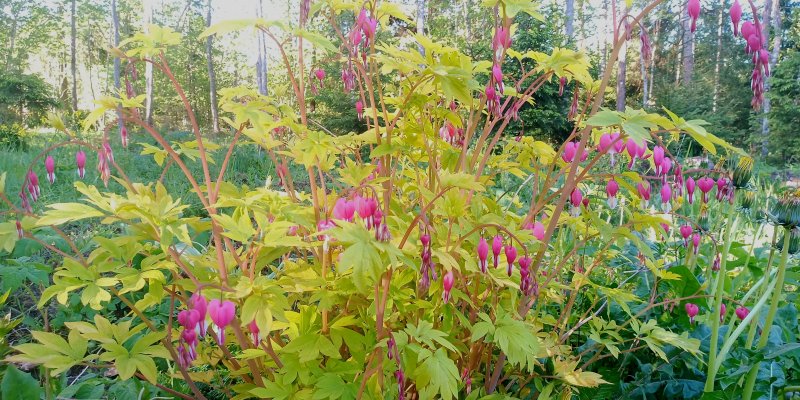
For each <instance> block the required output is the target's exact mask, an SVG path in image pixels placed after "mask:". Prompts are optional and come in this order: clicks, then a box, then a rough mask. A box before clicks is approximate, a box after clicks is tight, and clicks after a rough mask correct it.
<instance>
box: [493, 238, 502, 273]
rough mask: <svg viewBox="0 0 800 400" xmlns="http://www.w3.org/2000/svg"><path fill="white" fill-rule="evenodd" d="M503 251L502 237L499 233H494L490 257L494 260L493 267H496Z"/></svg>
mask: <svg viewBox="0 0 800 400" xmlns="http://www.w3.org/2000/svg"><path fill="white" fill-rule="evenodd" d="M502 251H503V237H502V236H500V235H495V237H494V240H492V256H493V257H492V258H493V261H494V267H495V268H497V265H498V264H499V263H500V253H501V252H502Z"/></svg>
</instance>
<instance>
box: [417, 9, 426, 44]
mask: <svg viewBox="0 0 800 400" xmlns="http://www.w3.org/2000/svg"><path fill="white" fill-rule="evenodd" d="M426 14H427V2H426V1H425V0H417V34H418V35H424V34H425V19H426V17H427V15H426ZM417 49H419V54H422V55H425V48H424V47H422V43H417Z"/></svg>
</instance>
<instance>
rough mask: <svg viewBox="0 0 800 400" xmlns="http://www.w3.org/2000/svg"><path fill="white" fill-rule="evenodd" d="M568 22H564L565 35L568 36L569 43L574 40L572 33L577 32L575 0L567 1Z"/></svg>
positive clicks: (566, 14) (566, 13)
mask: <svg viewBox="0 0 800 400" xmlns="http://www.w3.org/2000/svg"><path fill="white" fill-rule="evenodd" d="M566 3H567V4H566V10H564V15H565V16H566V22H565V23H564V36H566V37H567V43H570V42H572V35H573V34H574V33H575V0H567V1H566Z"/></svg>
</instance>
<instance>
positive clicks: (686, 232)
mask: <svg viewBox="0 0 800 400" xmlns="http://www.w3.org/2000/svg"><path fill="white" fill-rule="evenodd" d="M679 230H680V232H681V236H682V237H683V245H684V246H686V247H689V237H690V236H692V232H694V229H692V227H691V226H689V225H682V226H681V227H680V229H679Z"/></svg>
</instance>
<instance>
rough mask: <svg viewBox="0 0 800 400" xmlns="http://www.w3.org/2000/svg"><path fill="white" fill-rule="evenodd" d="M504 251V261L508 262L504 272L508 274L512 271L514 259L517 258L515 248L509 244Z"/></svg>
mask: <svg viewBox="0 0 800 400" xmlns="http://www.w3.org/2000/svg"><path fill="white" fill-rule="evenodd" d="M505 253H506V262H507V263H508V268H506V273H508V276H511V274H512V273H513V272H514V261H515V260H516V259H517V248H516V247H514V246H513V245H511V244H507V245H506V248H505Z"/></svg>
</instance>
